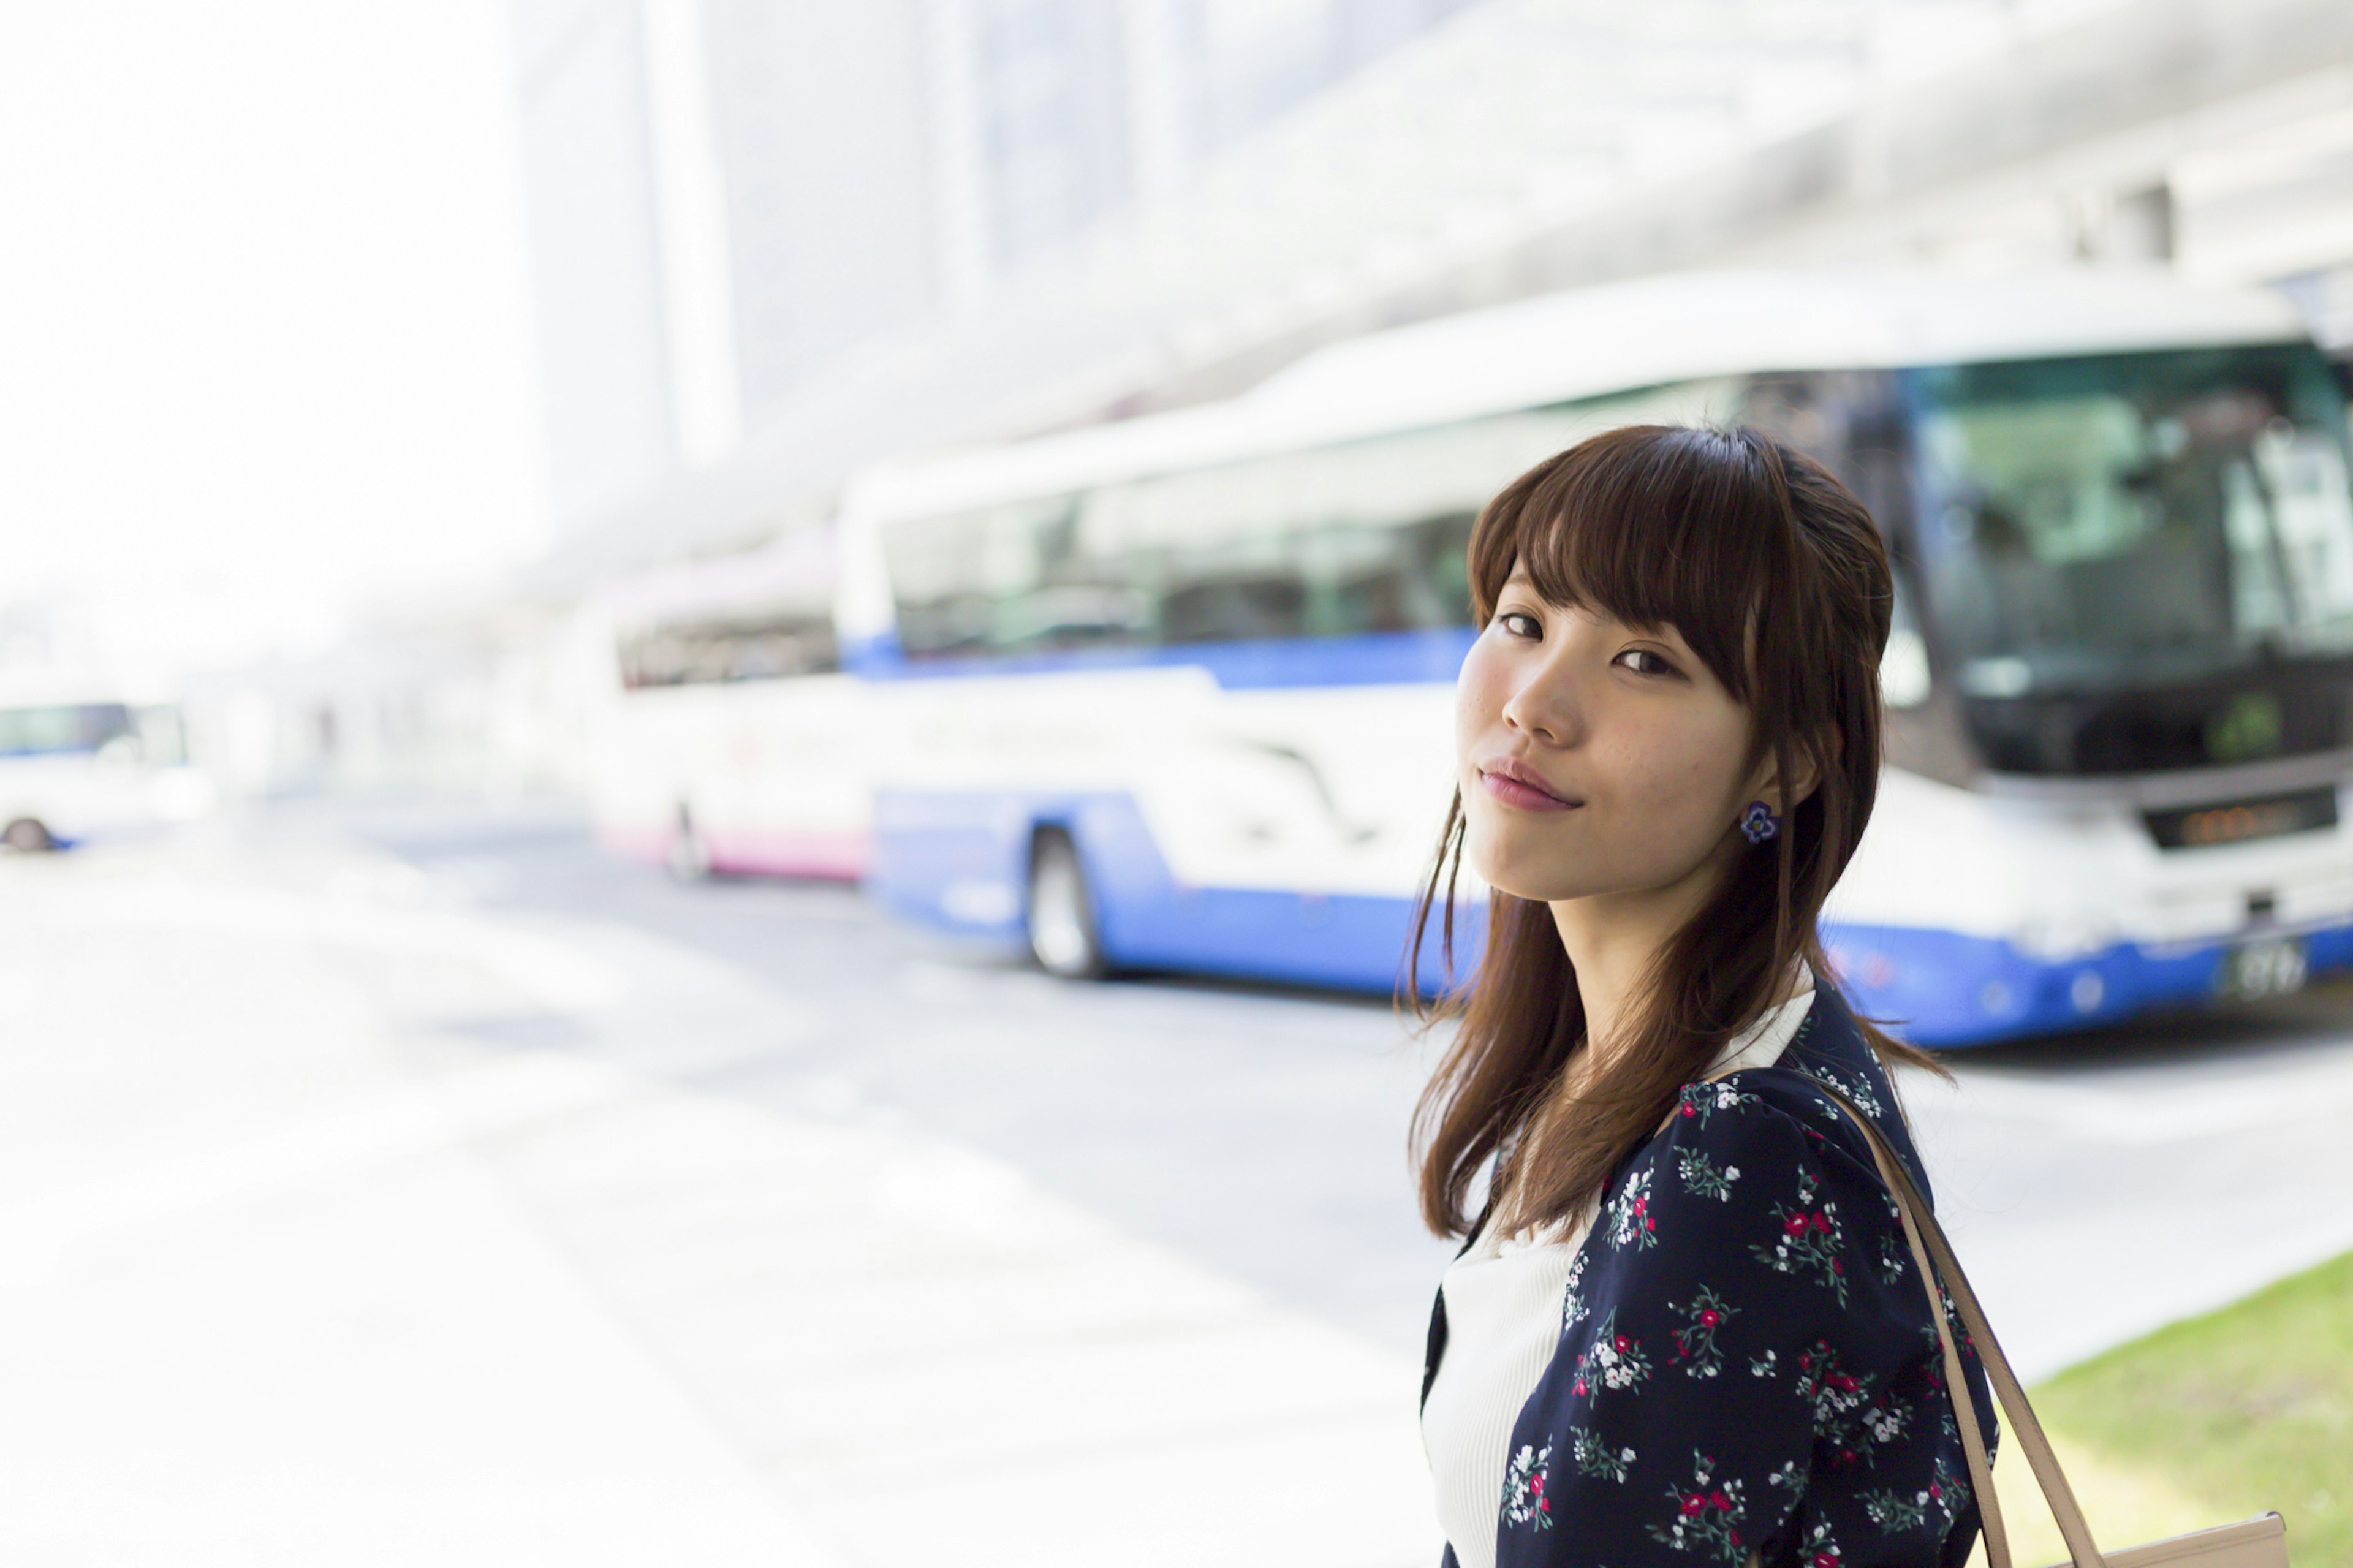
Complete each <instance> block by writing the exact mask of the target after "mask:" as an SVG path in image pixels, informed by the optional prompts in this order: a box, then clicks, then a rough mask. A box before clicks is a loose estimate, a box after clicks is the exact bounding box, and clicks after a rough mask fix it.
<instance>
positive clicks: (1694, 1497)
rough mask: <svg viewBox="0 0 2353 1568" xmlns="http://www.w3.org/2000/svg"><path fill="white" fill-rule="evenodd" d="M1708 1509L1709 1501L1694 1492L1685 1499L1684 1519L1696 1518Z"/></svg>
mask: <svg viewBox="0 0 2353 1568" xmlns="http://www.w3.org/2000/svg"><path fill="white" fill-rule="evenodd" d="M1706 1508H1707V1499H1705V1498H1704V1497H1702V1496H1700V1495H1699V1493H1697V1492H1693V1493H1691V1494H1690V1495H1688V1496H1687V1497H1685V1498H1684V1499H1683V1517H1684V1518H1685V1519H1693V1518H1696V1517H1697V1516H1698V1515H1699V1514H1700V1513H1702V1512H1703V1511H1704V1510H1706Z"/></svg>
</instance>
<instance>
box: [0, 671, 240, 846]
mask: <svg viewBox="0 0 2353 1568" xmlns="http://www.w3.org/2000/svg"><path fill="white" fill-rule="evenodd" d="M214 795H215V792H214V789H213V786H212V783H211V781H210V780H208V779H206V777H205V776H204V775H203V774H202V773H198V772H197V771H196V770H195V768H193V767H191V766H190V765H189V763H188V743H187V732H186V729H185V725H184V724H183V722H182V720H181V715H180V710H179V708H178V707H177V705H175V704H173V703H169V702H164V701H157V700H143V698H142V695H141V694H138V693H133V692H128V691H126V690H125V689H122V688H121V687H119V686H117V685H114V684H112V683H109V682H102V681H97V680H89V679H71V678H56V679H48V678H34V679H12V680H9V681H6V682H0V846H5V847H6V848H8V849H11V850H15V851H17V852H19V853H33V852H38V851H43V850H50V849H70V848H73V847H76V846H78V845H81V844H85V843H88V842H90V841H91V840H93V839H102V838H108V837H117V836H121V835H123V834H128V833H135V832H139V831H141V830H143V829H148V828H153V827H156V826H163V825H165V824H169V823H175V822H185V821H189V820H191V819H193V818H195V817H198V816H203V815H204V814H205V813H206V812H207V811H209V810H210V809H211V808H212V805H213V804H214Z"/></svg>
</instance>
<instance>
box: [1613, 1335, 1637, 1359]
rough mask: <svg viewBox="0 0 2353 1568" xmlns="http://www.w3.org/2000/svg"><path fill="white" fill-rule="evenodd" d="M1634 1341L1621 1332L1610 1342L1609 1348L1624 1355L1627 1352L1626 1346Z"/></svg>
mask: <svg viewBox="0 0 2353 1568" xmlns="http://www.w3.org/2000/svg"><path fill="white" fill-rule="evenodd" d="M1632 1343H1633V1341H1631V1340H1630V1339H1628V1338H1627V1337H1626V1336H1625V1335H1623V1334H1620V1335H1619V1336H1618V1337H1617V1338H1616V1339H1614V1340H1611V1341H1610V1342H1609V1348H1610V1349H1612V1350H1614V1351H1616V1352H1618V1353H1619V1354H1620V1355H1624V1354H1625V1353H1626V1348H1627V1347H1628V1346H1629V1345H1630V1344H1632Z"/></svg>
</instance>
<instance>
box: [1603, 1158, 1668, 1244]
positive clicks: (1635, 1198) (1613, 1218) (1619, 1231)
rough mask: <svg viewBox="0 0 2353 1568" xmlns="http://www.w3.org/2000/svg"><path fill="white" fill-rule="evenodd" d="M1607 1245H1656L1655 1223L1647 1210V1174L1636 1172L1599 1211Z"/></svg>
mask: <svg viewBox="0 0 2353 1568" xmlns="http://www.w3.org/2000/svg"><path fill="white" fill-rule="evenodd" d="M1602 1216H1603V1218H1604V1219H1605V1220H1606V1221H1607V1222H1608V1226H1609V1231H1608V1234H1609V1245H1610V1246H1612V1247H1656V1246H1658V1245H1659V1222H1658V1220H1657V1218H1656V1217H1655V1216H1653V1215H1651V1173H1650V1172H1648V1171H1637V1172H1636V1173H1634V1175H1633V1177H1632V1178H1631V1179H1630V1180H1629V1181H1628V1182H1627V1184H1625V1185H1624V1186H1623V1187H1621V1188H1620V1189H1619V1193H1618V1195H1617V1196H1616V1197H1614V1198H1611V1199H1610V1200H1609V1204H1608V1205H1607V1206H1606V1207H1604V1208H1603V1210H1602Z"/></svg>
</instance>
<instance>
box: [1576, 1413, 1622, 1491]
mask: <svg viewBox="0 0 2353 1568" xmlns="http://www.w3.org/2000/svg"><path fill="white" fill-rule="evenodd" d="M1568 1457H1569V1459H1570V1461H1571V1462H1572V1463H1573V1464H1575V1465H1576V1466H1577V1474H1578V1475H1580V1476H1590V1477H1592V1478H1593V1479H1595V1480H1602V1481H1623V1480H1624V1479H1626V1477H1627V1475H1628V1473H1629V1472H1628V1470H1627V1467H1628V1466H1629V1465H1631V1464H1632V1463H1633V1462H1634V1450H1633V1449H1631V1448H1627V1447H1612V1446H1611V1445H1610V1444H1609V1443H1608V1442H1605V1441H1604V1440H1603V1439H1602V1437H1601V1435H1600V1434H1599V1433H1598V1432H1595V1431H1593V1430H1592V1429H1591V1428H1589V1427H1585V1426H1572V1427H1570V1428H1569V1429H1568Z"/></svg>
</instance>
